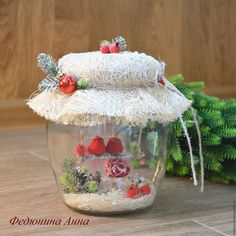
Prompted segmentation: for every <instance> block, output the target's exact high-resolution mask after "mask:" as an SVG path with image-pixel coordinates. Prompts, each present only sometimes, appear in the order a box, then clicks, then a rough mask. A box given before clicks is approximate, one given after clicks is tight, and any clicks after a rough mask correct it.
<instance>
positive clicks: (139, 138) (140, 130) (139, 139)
mask: <svg viewBox="0 0 236 236" xmlns="http://www.w3.org/2000/svg"><path fill="white" fill-rule="evenodd" d="M142 131H143V127H142V126H140V129H139V135H138V145H139V156H140V155H141V139H142Z"/></svg>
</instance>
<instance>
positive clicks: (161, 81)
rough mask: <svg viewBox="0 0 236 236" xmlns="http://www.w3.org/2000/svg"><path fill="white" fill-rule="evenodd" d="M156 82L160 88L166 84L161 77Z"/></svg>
mask: <svg viewBox="0 0 236 236" xmlns="http://www.w3.org/2000/svg"><path fill="white" fill-rule="evenodd" d="M158 82H159V84H161V85H162V86H164V85H165V84H166V83H165V81H164V80H163V78H162V77H161V78H160V79H159V81H158Z"/></svg>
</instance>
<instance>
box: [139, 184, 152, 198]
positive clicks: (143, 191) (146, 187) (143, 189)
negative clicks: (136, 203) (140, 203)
mask: <svg viewBox="0 0 236 236" xmlns="http://www.w3.org/2000/svg"><path fill="white" fill-rule="evenodd" d="M140 192H141V194H142V195H148V194H149V193H150V192H151V188H150V186H149V185H148V184H145V185H143V186H142V187H141V188H140Z"/></svg>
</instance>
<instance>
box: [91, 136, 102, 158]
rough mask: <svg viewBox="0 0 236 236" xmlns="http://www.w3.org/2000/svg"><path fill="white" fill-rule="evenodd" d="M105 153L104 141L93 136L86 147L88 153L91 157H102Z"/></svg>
mask: <svg viewBox="0 0 236 236" xmlns="http://www.w3.org/2000/svg"><path fill="white" fill-rule="evenodd" d="M105 151H106V147H105V143H104V139H103V138H102V137H100V136H95V137H94V138H93V140H92V142H91V143H90V144H89V146H88V153H90V154H93V155H103V154H104V153H105Z"/></svg>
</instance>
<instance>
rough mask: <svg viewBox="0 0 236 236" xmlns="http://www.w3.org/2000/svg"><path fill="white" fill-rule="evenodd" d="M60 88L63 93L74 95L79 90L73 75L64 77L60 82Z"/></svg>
mask: <svg viewBox="0 0 236 236" xmlns="http://www.w3.org/2000/svg"><path fill="white" fill-rule="evenodd" d="M59 88H60V91H61V92H63V93H66V94H69V93H73V92H74V91H75V90H76V88H77V82H76V79H75V77H74V76H72V75H62V76H61V78H60V82H59Z"/></svg>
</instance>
